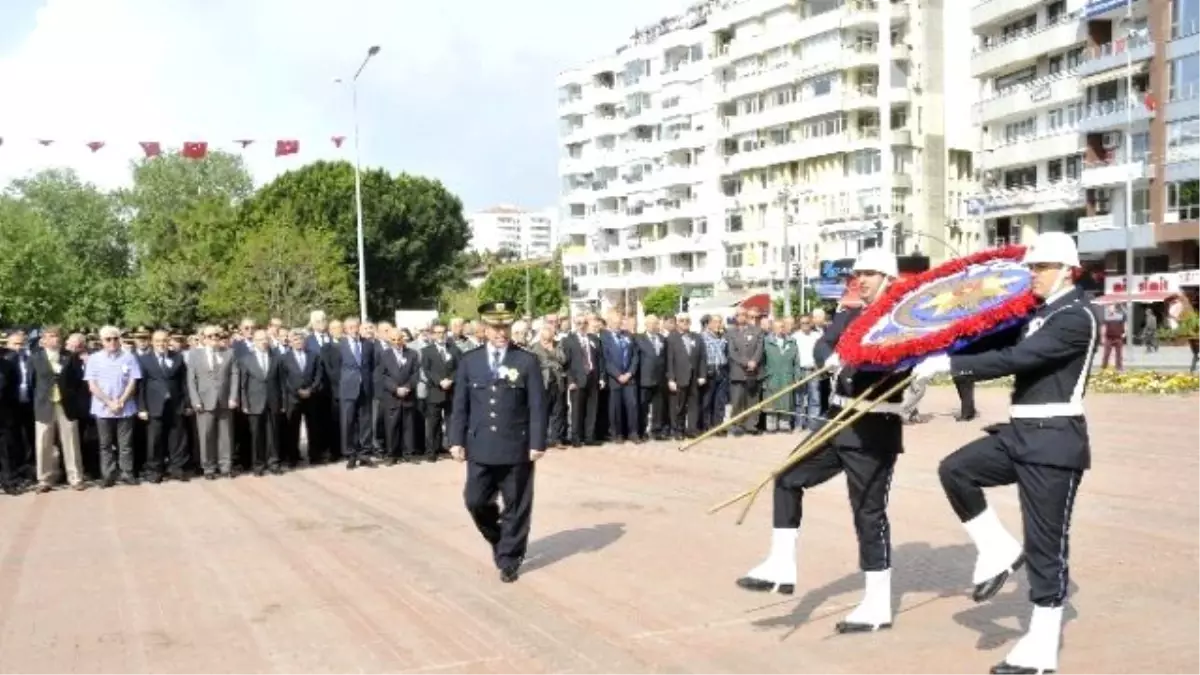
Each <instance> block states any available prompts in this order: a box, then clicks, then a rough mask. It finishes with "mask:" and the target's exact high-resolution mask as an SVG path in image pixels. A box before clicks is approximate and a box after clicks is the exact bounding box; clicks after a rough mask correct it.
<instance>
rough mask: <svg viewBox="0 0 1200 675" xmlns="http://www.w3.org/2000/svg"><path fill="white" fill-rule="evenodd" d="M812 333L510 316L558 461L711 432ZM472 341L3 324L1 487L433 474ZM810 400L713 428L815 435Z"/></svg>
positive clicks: (798, 326) (410, 334) (801, 395)
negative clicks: (542, 394) (300, 473)
mask: <svg viewBox="0 0 1200 675" xmlns="http://www.w3.org/2000/svg"><path fill="white" fill-rule="evenodd" d="M825 321H826V316H825V313H824V311H823V310H821V309H817V310H815V311H814V312H813V313H812V314H811V315H806V316H803V317H800V318H799V319H797V320H793V319H791V318H784V319H780V320H774V319H772V318H770V317H765V316H760V315H759V313H758V312H757V311H755V310H753V309H741V310H738V311H737V312H736V314H735V315H734V316H733V317H731V318H729V319H727V318H726V317H725V316H723V315H717V314H714V315H711V316H705V317H702V318H701V321H700V323H701V324H702V325H701V326H693V325H692V320H691V318H690V317H689V315H687V314H686V313H681V314H679V315H677V316H668V317H658V316H655V315H647V316H645V317H644V319H643V321H642V325H641V326H640V330H638V329H639V326H637V320H636V318H635V317H632V316H623V315H622V314H620V313H619V312H615V311H612V312H609V313H608V314H607V315H605V316H600V315H599V314H595V313H591V314H578V315H576V316H575V317H573V319H572V320H570V321H569V322H568V321H565V320H561V321H560V318H559V317H558V315H555V314H551V315H547V316H543V317H540V318H537V319H534V320H532V321H529V320H525V321H517V322H516V323H515V324H514V325H513V326H512V334H513V341H514V342H515V343H516V344H518V345H520V346H521V347H523V348H525V349H527V350H529V351H531V352H532V353H533V354H534V355H536V356H537V358H538V362H539V364H540V365H541V370H542V375H543V377H542V379H543V381H544V383H545V387H546V400H547V401H548V402H549V405H548V406H547V409H548V415H549V419H548V423H547V428H548V439H547V441H548V443H547V445H548V446H549V447H559V448H564V447H568V446H574V447H579V446H583V445H595V444H599V443H604V442H634V443H640V442H645V441H647V440H665V439H683V438H692V437H695V436H696V435H698V434H700V433H702V432H704V431H706V430H709V429H712V428H713V427H715V426H718V425H720V424H721V423H722V422H724V421H725V420H726V419H727V415H737V414H739V413H741V412H742V411H744V410H745V409H747V408H749V407H750V406H753V405H755V404H757V403H758V402H759V401H760V400H762V398H763V397H765V396H770V395H772V394H773V393H775V392H777V391H779V390H780V389H782V388H784V387H786V386H788V385H789V384H791V383H793V382H795V381H796V380H797V379H799V378H803V377H805V376H806V375H807V374H808V373H810V372H811V371H812V370H813V369H814V368H815V364H814V361H813V347H814V345H815V343H816V341H817V339H818V338H819V337H820V335H821V331H822V330H823V328H824V326H825ZM485 328H486V327H485V326H484V324H483V323H481V322H478V321H466V320H462V319H455V320H452V321H450V322H449V325H443V324H440V323H433V324H432V325H429V326H424V327H420V328H418V329H416V330H415V332H414V331H413V330H410V329H408V328H405V327H400V326H394V325H392V324H390V323H388V322H379V323H369V322H368V323H362V322H360V321H359V320H358V319H357V318H353V317H350V318H346V319H344V320H341V321H339V320H328V319H327V317H326V316H325V314H324V313H323V312H321V311H314V312H313V313H312V314H311V316H310V320H309V322H308V325H307V326H305V327H303V328H295V329H287V328H285V326H284V322H283V321H282V320H279V319H271V320H270V321H269V322H268V323H267V325H266V326H261V327H260V326H259V325H257V323H256V322H255V321H254V320H253V319H245V320H243V321H242V322H241V323H240V324H239V325H236V326H228V327H224V326H219V325H207V326H201V327H198V328H197V330H196V331H195V332H194V333H192V334H191V335H184V334H180V333H177V332H174V331H170V330H167V329H159V330H148V329H146V328H142V327H139V328H137V329H135V330H132V331H122V330H120V329H118V328H116V327H114V326H106V327H104V328H102V329H100V330H99V331H98V332H97V334H95V335H84V334H82V333H71V334H69V335H67V334H64V331H62V330H61V329H60V328H58V327H56V326H45V327H42V328H41V329H40V330H38V331H36V332H33V331H31V332H30V333H28V334H27V333H26V332H25V331H23V330H12V331H10V332H8V334H6V335H4V336H3V345H4V346H3V348H2V350H0V485H2V486H3V489H4V490H5V491H7V492H10V493H11V492H19V491H23V490H25V489H28V488H34V489H37V490H39V491H49V490H51V489H53V488H55V487H56V486H57V485H58V484H59V483H60V482H61V481H62V479H63V478H65V479H66V484H67V486H69V487H72V488H75V489H86V487H87V486H88V485H89V480H88V479H89V477H90V478H93V479H98V481H99V485H100V486H101V487H110V486H113V485H115V484H117V483H125V484H136V483H137V482H139V480H148V481H151V482H155V483H157V482H161V481H162V480H165V479H174V480H181V481H186V480H188V479H190V478H193V477H197V476H203V477H204V478H206V479H209V480H216V479H218V478H222V477H226V478H228V477H233V476H235V475H237V474H238V473H243V472H252V473H254V474H255V475H259V476H262V475H266V474H268V473H281V472H283V471H286V470H289V469H293V468H298V467H302V466H306V465H309V464H323V463H330V462H345V465H346V468H348V469H355V468H357V467H360V466H375V465H377V464H385V465H393V464H397V463H407V462H434V461H437V459H438V457H439V455H441V454H443V453H445V452H446V450H447V448H446V441H445V424H446V423H447V422H448V420H449V418H450V411H451V405H452V401H453V389H454V381H455V372H456V367H457V364H458V361H459V360H460V359H461V357H462V355H463V354H464V353H466V352H467V351H470V350H472V349H475V348H476V347H478V346H480V345H481V344H483V343H484V342H485V340H486V338H485ZM35 336H36V340H33V339H31V338H33V337H35ZM35 342H36V344H34V343H35ZM827 395H828V393H827V392H825V393H824V397H827ZM824 397H823V395H822V391H821V384H819V383H818V382H817V381H813V382H812V383H811V385H810V386H806V387H802V388H801V389H800V390H799V391H797V392H796V393H795V395H794V396H785V397H783V398H781V399H780V400H779V401H778V402H776V403H772V404H771V405H770V406H768V407H767V408H766V409H765V410H764V411H763V412H762V413H761V414H759V415H751V416H749V417H747V418H746V419H744V420H743V421H740V422H739V423H738V424H736V425H733V426H732V429H730V430H729V431H728V433H732V434H734V435H741V434H759V433H764V432H766V433H773V432H787V431H798V430H802V429H806V428H812V427H813V426H815V425H816V424H817V423H818V421H819V420H820V416H821V411H822V410H823V409H824V407H825V402H824V401H823V398H824ZM722 433H726V432H724V431H723V432H722Z"/></svg>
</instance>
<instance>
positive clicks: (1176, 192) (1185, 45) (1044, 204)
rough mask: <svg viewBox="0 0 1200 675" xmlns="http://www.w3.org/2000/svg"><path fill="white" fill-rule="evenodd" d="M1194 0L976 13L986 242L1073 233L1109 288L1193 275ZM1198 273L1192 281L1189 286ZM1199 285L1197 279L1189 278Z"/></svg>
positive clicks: (1197, 41)
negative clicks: (1128, 260) (1130, 264)
mask: <svg viewBox="0 0 1200 675" xmlns="http://www.w3.org/2000/svg"><path fill="white" fill-rule="evenodd" d="M1198 15H1200V11H1198V10H1197V3H1196V2H1195V0H1135V1H1133V2H1129V1H1128V0H1126V1H1122V0H1098V1H1096V0H1093V1H1092V2H1088V3H1086V4H1085V3H1084V2H1082V1H1076V2H1068V1H1064V0H1050V1H1047V0H985V1H984V2H981V3H978V4H976V5H975V6H974V7H973V8H972V9H971V25H972V29H973V31H974V33H975V35H976V38H977V40H978V42H977V45H976V47H975V50H974V54H973V55H972V58H971V68H972V73H973V74H974V76H975V77H976V78H978V82H979V88H980V102H979V103H978V104H977V106H976V110H975V119H976V122H977V123H978V124H979V126H980V132H981V136H982V144H981V147H982V151H981V155H980V158H979V162H978V164H979V167H980V169H981V188H982V190H981V193H980V194H978V195H976V196H975V197H974V198H972V199H971V200H970V202H971V203H970V209H969V210H970V212H971V213H973V214H974V215H978V216H981V217H983V218H984V219H985V227H984V229H985V236H986V239H987V241H988V243H989V244H1001V243H1006V242H1012V243H1020V242H1027V241H1029V240H1030V238H1031V237H1032V236H1033V235H1035V234H1037V233H1039V232H1046V231H1065V232H1069V233H1072V234H1076V235H1077V240H1078V243H1079V250H1080V254H1081V256H1082V257H1083V258H1084V259H1085V260H1086V261H1088V263H1089V266H1090V267H1091V268H1092V269H1093V270H1094V271H1095V272H1096V273H1097V276H1101V277H1105V276H1107V279H1106V281H1105V283H1106V287H1105V288H1106V290H1108V291H1112V290H1114V289H1115V288H1123V286H1124V279H1123V275H1124V273H1125V267H1126V265H1125V249H1126V244H1127V237H1128V244H1129V246H1130V248H1131V249H1132V251H1133V254H1134V268H1133V271H1134V273H1135V274H1136V275H1140V276H1141V277H1142V278H1143V279H1144V278H1145V276H1146V275H1161V274H1163V273H1171V272H1176V271H1183V270H1194V269H1196V267H1197V229H1198V227H1197V212H1198V211H1200V203H1198V202H1200V197H1198V196H1197V189H1196V185H1197V182H1196V179H1197V174H1198V172H1200V165H1198V163H1197V160H1198V159H1200V152H1198V150H1200V121H1198V112H1200V111H1198V107H1197V106H1198V103H1200V100H1198V97H1197V94H1198V84H1197V77H1198V75H1200V69H1198V64H1197V58H1198V57H1197V52H1198V51H1200V36H1198V35H1197V33H1198V30H1197V24H1198V20H1200V16H1198ZM1193 276H1194V275H1186V278H1188V279H1190V278H1192V277H1193ZM1193 283H1194V282H1193Z"/></svg>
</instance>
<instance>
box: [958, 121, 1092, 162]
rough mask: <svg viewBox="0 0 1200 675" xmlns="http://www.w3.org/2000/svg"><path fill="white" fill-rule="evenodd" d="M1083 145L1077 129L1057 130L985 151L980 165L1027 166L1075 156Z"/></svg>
mask: <svg viewBox="0 0 1200 675" xmlns="http://www.w3.org/2000/svg"><path fill="white" fill-rule="evenodd" d="M1081 145H1082V141H1081V137H1080V136H1079V132H1077V131H1075V129H1065V128H1064V129H1056V130H1055V131H1054V132H1052V133H1047V134H1043V135H1040V136H1033V137H1029V138H1021V139H1018V140H1017V141H1016V142H1013V143H1002V144H1000V145H997V146H995V147H993V148H991V149H985V150H984V151H983V154H982V157H981V161H980V162H979V164H980V166H981V167H982V168H984V169H1000V168H1004V167H1010V166H1018V165H1025V164H1030V163H1032V162H1041V161H1044V160H1047V159H1053V158H1056V157H1066V156H1068V155H1074V154H1076V153H1078V152H1079V148H1080V146H1081Z"/></svg>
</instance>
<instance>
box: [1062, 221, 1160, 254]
mask: <svg viewBox="0 0 1200 675" xmlns="http://www.w3.org/2000/svg"><path fill="white" fill-rule="evenodd" d="M1129 235H1130V236H1129V238H1130V244H1131V246H1130V248H1133V249H1148V248H1154V247H1155V246H1156V244H1155V241H1154V226H1152V225H1134V226H1133V227H1132V228H1130V229H1129ZM1077 241H1078V242H1079V252H1080V253H1088V254H1093V255H1094V254H1097V253H1107V252H1108V251H1117V250H1121V249H1123V248H1125V228H1123V227H1121V226H1120V225H1119V224H1117V225H1116V226H1114V227H1113V228H1112V229H1107V230H1094V231H1090V232H1084V231H1083V230H1080V232H1079V236H1078V237H1077Z"/></svg>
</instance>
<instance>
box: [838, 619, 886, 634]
mask: <svg viewBox="0 0 1200 675" xmlns="http://www.w3.org/2000/svg"><path fill="white" fill-rule="evenodd" d="M891 627H892V624H891V622H888V623H881V624H873V623H858V622H857V621H839V622H837V625H836V626H834V630H836V631H837V632H838V633H839V634H841V635H847V634H849V633H874V632H876V631H881V630H887V629H889V628H891Z"/></svg>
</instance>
